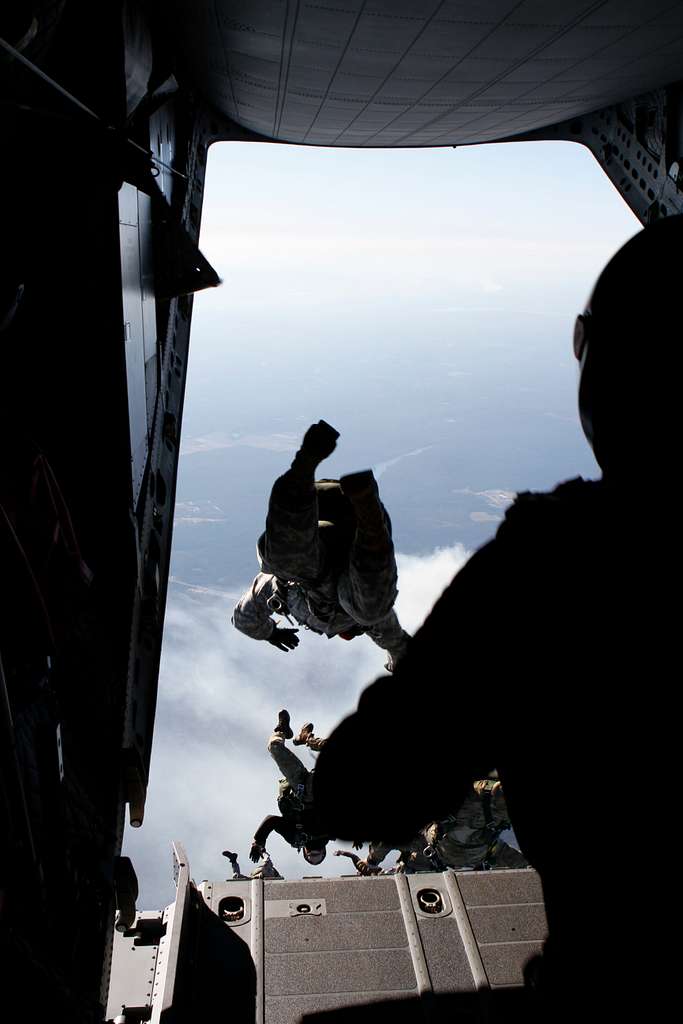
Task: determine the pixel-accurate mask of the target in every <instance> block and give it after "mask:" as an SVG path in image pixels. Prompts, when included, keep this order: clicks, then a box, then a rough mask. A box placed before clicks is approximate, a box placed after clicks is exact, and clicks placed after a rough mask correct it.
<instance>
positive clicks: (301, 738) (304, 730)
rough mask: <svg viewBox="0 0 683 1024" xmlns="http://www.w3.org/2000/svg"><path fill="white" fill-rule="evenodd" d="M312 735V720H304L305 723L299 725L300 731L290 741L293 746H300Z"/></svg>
mask: <svg viewBox="0 0 683 1024" xmlns="http://www.w3.org/2000/svg"><path fill="white" fill-rule="evenodd" d="M312 735H313V722H306V724H305V725H302V726H301V731H300V732H299V735H298V736H295V737H294V739H293V740H292V743H293V744H294V746H295V747H301V746H303V744H304V743H308V740H309V738H310V737H311V736H312Z"/></svg>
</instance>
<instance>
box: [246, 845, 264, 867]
mask: <svg viewBox="0 0 683 1024" xmlns="http://www.w3.org/2000/svg"><path fill="white" fill-rule="evenodd" d="M265 852H266V849H265V847H264V846H261V844H260V843H252V844H251V849H250V850H249V860H253V862H254V864H257V863H258V861H260V860H261V857H262V856H263V854H264V853H265Z"/></svg>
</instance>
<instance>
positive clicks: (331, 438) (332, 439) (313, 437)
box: [301, 420, 339, 462]
mask: <svg viewBox="0 0 683 1024" xmlns="http://www.w3.org/2000/svg"><path fill="white" fill-rule="evenodd" d="M338 437H339V431H338V430H335V429H334V427H331V426H330V424H329V423H325V420H319V421H318V422H317V423H314V424H313V426H312V427H309V428H308V430H307V431H306V433H305V434H304V439H303V441H302V442H301V447H302V449H303V451H304V452H305V453H306V455H311V456H312V457H313V458H315V459H317V460H318V461H320V462H321V461H322V460H323V459H326V458H327V456H328V455H331V454H332V452H333V451H334V449H335V448H336V446H337V438H338Z"/></svg>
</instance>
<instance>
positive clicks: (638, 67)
mask: <svg viewBox="0 0 683 1024" xmlns="http://www.w3.org/2000/svg"><path fill="white" fill-rule="evenodd" d="M174 3H175V7H176V11H177V20H176V27H177V33H178V34H177V44H178V49H179V55H180V59H181V62H182V64H183V66H184V69H185V74H186V76H187V77H188V78H189V79H191V80H192V82H193V83H194V85H195V86H196V88H197V89H198V90H199V91H200V92H202V93H203V94H204V95H205V96H206V98H207V99H208V100H209V101H210V102H211V103H212V104H213V105H214V106H215V107H216V108H217V109H218V110H220V111H221V112H222V113H223V114H225V115H227V116H228V117H230V118H231V119H232V120H233V121H235V122H237V123H238V124H239V125H241V126H243V127H244V128H246V129H249V130H251V131H253V132H256V133H258V134H259V135H263V136H266V137H267V138H270V139H277V140H280V141H284V142H295V143H306V144H310V145H324V146H435V145H436V146H442V145H460V144H466V143H477V142H492V141H495V140H496V139H501V138H505V137H508V136H510V135H516V134H519V133H521V132H528V131H531V130H533V129H537V128H542V127H545V126H548V125H552V124H556V123H558V122H560V121H565V120H568V119H570V118H573V117H578V116H580V115H582V114H586V113H589V112H590V111H594V110H598V109H601V108H603V107H606V106H609V105H611V104H613V103H616V102H619V101H621V100H624V99H628V98H629V97H633V96H636V95H638V94H640V93H644V92H647V91H649V90H651V89H654V88H657V87H660V86H663V85H668V84H670V83H672V82H675V81H679V80H681V79H683V3H681V2H680V0H678V2H671V0H601V2H594V0H593V2H589V0H521V2H520V0H320V2H315V0H312V2H306V0H174ZM167 9H168V8H167Z"/></svg>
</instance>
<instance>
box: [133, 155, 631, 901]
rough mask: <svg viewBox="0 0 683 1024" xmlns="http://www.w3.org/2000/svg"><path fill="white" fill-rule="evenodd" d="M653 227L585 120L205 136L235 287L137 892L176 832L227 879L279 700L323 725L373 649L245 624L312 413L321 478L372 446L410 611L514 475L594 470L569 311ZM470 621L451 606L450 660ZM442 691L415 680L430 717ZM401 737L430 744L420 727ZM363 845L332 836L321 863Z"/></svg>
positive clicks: (417, 612) (271, 783)
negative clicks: (569, 136)
mask: <svg viewBox="0 0 683 1024" xmlns="http://www.w3.org/2000/svg"><path fill="white" fill-rule="evenodd" d="M638 227H639V225H638V222H637V221H636V218H635V217H634V216H633V214H632V213H631V212H630V211H629V210H628V208H627V207H626V205H625V204H624V203H623V201H622V200H621V198H620V197H619V195H618V194H617V193H616V191H615V190H614V189H613V187H612V186H611V184H610V183H609V181H608V179H607V178H606V177H605V176H604V174H603V173H602V171H601V170H600V169H599V167H598V166H597V164H596V163H595V161H594V160H593V158H592V156H591V155H590V154H589V153H588V152H587V151H586V150H584V149H583V148H581V147H580V146H578V145H575V144H572V143H522V144H507V145H491V146H476V147H470V148H460V149H457V150H454V149H452V148H448V149H428V150H399V151H387V150H374V151H367V150H363V151H356V150H332V149H307V148H301V147H293V146H280V145H267V144H245V143H221V144H218V145H216V146H214V147H213V148H212V150H211V151H210V156H209V163H208V171H207V181H206V192H205V199H204V209H203V215H202V231H201V239H200V245H201V248H202V251H203V252H204V254H205V255H206V256H207V258H208V259H209V260H210V262H211V263H212V264H213V265H214V266H215V268H216V269H217V271H218V273H219V274H220V276H221V278H222V279H223V284H222V286H221V287H220V288H218V289H214V290H211V291H207V292H204V293H200V294H198V295H197V296H196V297H195V303H194V313H193V326H192V338H191V345H190V361H189V366H188V380H187V391H186V400H185V412H184V421H183V430H182V443H181V459H180V469H179V477H178V491H177V506H176V516H175V528H174V545H173V555H172V566H171V582H170V586H169V596H168V605H167V612H166V625H165V633H164V643H163V651H162V661H161V671H160V678H159V700H158V710H157V719H156V725H155V737H154V748H153V755H152V768H151V776H150V785H149V791H148V801H147V810H146V817H145V823H144V825H143V827H142V829H140V830H130V829H128V831H127V834H126V838H125V842H124V852H125V853H127V854H128V855H129V856H131V857H132V858H133V862H134V865H135V868H136V871H137V874H138V877H139V880H140V885H141V894H140V899H139V901H138V905H139V907H141V908H144V909H156V908H158V907H161V906H163V905H165V904H166V903H168V902H170V901H171V900H172V899H173V883H172V877H171V868H170V842H171V840H174V839H176V840H180V842H182V843H183V845H184V846H185V848H186V850H187V853H188V857H189V862H190V865H191V872H192V875H193V877H194V878H195V880H196V881H201V880H202V879H204V878H206V879H217V878H225V877H228V874H227V873H226V869H227V867H228V865H227V862H226V861H225V860H224V859H223V858H222V857H221V851H222V850H223V849H225V848H229V849H232V850H236V851H237V852H238V853H239V854H240V861H241V865H242V870H243V871H245V873H246V872H248V870H250V868H251V865H250V863H249V861H248V858H247V853H248V849H249V845H250V842H251V837H252V836H253V833H254V831H255V829H256V827H257V826H258V824H259V823H260V822H261V820H262V818H263V817H264V816H265V815H266V814H271V813H276V803H275V798H276V794H277V779H278V772H277V769H276V767H275V765H274V764H273V763H272V762H271V760H270V758H269V755H268V753H267V751H266V743H267V740H268V736H269V734H270V731H271V729H272V727H273V725H274V724H275V720H276V716H277V711H278V710H279V708H281V707H287V708H289V710H290V712H291V714H292V720H293V725H294V727H295V728H297V729H298V728H299V727H300V726H301V725H302V724H303V723H304V722H305V721H309V720H313V722H314V724H315V726H316V732H318V733H319V734H321V735H324V734H325V732H326V731H328V730H330V729H331V728H333V727H334V724H335V723H336V722H337V721H339V719H340V718H341V717H343V716H344V715H345V714H346V713H348V712H350V711H351V710H353V707H354V705H355V703H356V701H357V699H358V696H359V695H360V693H361V691H362V689H363V688H364V686H365V685H367V684H368V683H369V682H371V681H372V680H373V679H374V678H376V677H377V675H378V674H380V673H381V672H382V671H383V667H382V666H383V661H384V659H383V656H382V652H381V651H380V650H379V649H378V648H376V647H374V645H373V644H372V643H371V641H370V640H369V639H368V638H367V637H360V638H357V639H355V640H353V641H352V642H350V643H346V642H344V641H342V640H340V639H339V638H335V639H332V640H327V639H325V638H323V637H318V636H315V635H314V634H310V633H308V634H303V635H302V642H301V644H300V646H299V648H298V649H297V650H296V651H294V652H290V653H289V654H283V653H281V652H279V651H277V650H276V649H275V648H273V647H272V646H271V645H269V644H266V643H259V642H256V641H253V640H250V639H248V638H247V637H245V636H242V635H241V634H239V633H237V631H236V630H235V629H234V628H233V627H232V625H231V624H230V614H231V611H232V607H233V606H234V603H235V601H236V600H237V598H238V597H239V595H240V593H241V592H242V591H243V590H244V589H245V588H246V587H247V586H248V585H249V584H250V582H251V579H252V577H253V576H254V574H255V573H256V572H257V570H258V566H257V564H256V558H255V543H256V539H257V537H258V535H259V533H260V532H261V530H262V529H263V521H264V518H265V511H266V504H267V500H268V493H269V490H270V486H271V485H272V482H273V480H274V479H275V477H276V476H278V475H279V474H280V473H282V472H283V471H284V470H285V469H286V468H287V466H288V464H289V462H290V461H291V458H292V456H293V454H294V452H295V450H296V448H297V447H298V444H299V442H300V438H301V436H302V434H303V432H304V431H305V429H306V427H307V426H308V425H309V424H310V423H312V422H314V421H317V420H318V419H320V418H324V419H326V420H327V421H328V422H330V423H332V424H333V425H334V426H335V427H336V428H337V429H338V430H339V431H340V434H341V436H340V439H339V442H338V446H337V450H336V451H335V453H334V454H333V456H332V457H331V458H330V459H329V460H327V461H326V462H325V463H323V466H322V467H321V470H322V471H323V473H324V475H326V476H331V477H336V476H339V475H340V474H342V473H345V472H352V471H354V470H358V469H364V468H368V467H372V468H373V469H374V471H375V475H376V476H377V478H378V480H379V485H380V490H381V494H382V498H383V500H384V502H385V504H386V505H387V507H388V509H389V511H390V514H391V517H392V522H393V528H394V540H395V545H396V550H397V561H398V568H399V598H398V602H397V612H398V615H399V618H400V619H401V622H402V623H403V625H404V627H405V628H406V629H408V631H409V632H414V631H415V629H417V628H418V627H419V625H420V623H421V622H422V621H423V620H424V618H425V616H426V614H427V613H428V611H429V608H430V607H431V605H432V604H433V603H434V601H435V600H436V598H437V597H438V596H439V594H440V593H441V591H442V590H443V588H444V587H445V586H446V584H447V583H448V582H449V581H450V579H451V578H452V576H453V575H454V573H455V572H457V571H458V569H459V568H460V567H461V566H462V565H463V564H464V562H465V561H466V559H467V557H468V556H469V554H470V553H471V552H472V551H473V550H475V549H476V548H477V547H478V546H480V545H481V544H482V543H485V542H486V540H488V539H489V538H490V537H491V536H493V534H494V533H495V529H496V527H497V525H498V523H499V522H500V521H501V518H502V517H503V515H504V512H505V508H506V507H507V505H508V504H509V503H510V501H511V500H512V499H513V497H514V494H515V493H517V492H518V491H521V490H527V489H536V490H542V489H548V488H551V487H553V486H554V485H555V484H556V483H558V482H559V481H561V480H563V479H567V478H569V477H572V476H577V475H582V476H584V477H595V476H597V475H598V472H599V471H598V468H597V466H596V464H595V462H594V460H593V457H592V454H591V452H590V449H589V448H588V446H587V444H586V442H585V440H584V439H583V436H582V434H581V431H580V428H579V424H578V418H577V415H576V381H577V371H576V367H575V365H574V362H573V358H572V353H571V337H572V330H573V322H574V318H575V316H576V314H577V313H578V312H580V311H581V310H582V308H583V305H584V303H585V300H586V299H587V297H588V295H589V293H590V290H591V288H592V285H593V283H594V280H595V278H596V277H597V274H598V273H599V271H600V269H601V268H602V266H603V265H604V263H605V262H606V260H607V259H608V258H609V257H610V256H611V255H612V253H614V252H615V251H616V249H617V248H619V246H620V245H621V244H623V242H625V241H626V240H627V239H628V238H629V237H631V236H632V235H633V234H635V232H636V231H637V230H638ZM494 599H495V598H494ZM460 642H461V641H460V638H459V637H458V633H457V623H456V624H454V636H453V666H454V671H457V655H458V645H459V643H460ZM471 684H472V685H481V686H482V687H485V685H486V680H485V678H482V679H481V680H474V681H471ZM432 699H434V698H433V695H426V696H416V708H415V709H414V711H415V717H416V718H419V713H420V711H421V710H422V708H423V706H426V705H427V704H428V702H429V701H430V700H432ZM417 705H419V706H417ZM405 743H406V744H407V745H408V749H409V750H410V751H411V752H412V753H413V754H414V755H415V757H416V758H419V757H420V738H419V736H415V735H413V736H407V737H406V738H405ZM302 750H303V753H301V751H302ZM299 752H300V756H301V757H302V759H303V760H304V762H305V763H306V764H307V766H308V767H313V766H314V760H313V755H311V754H309V753H308V752H307V751H306V750H305V748H299ZM399 758H400V759H401V760H403V759H404V758H405V748H403V747H402V749H401V752H400V755H399V757H397V763H398V761H399ZM370 770H371V771H382V772H385V773H386V776H387V784H400V779H398V778H397V776H396V765H376V764H375V763H374V761H373V757H372V751H371V750H368V751H358V754H357V762H356V763H355V764H352V765H349V777H350V779H353V780H356V779H362V773H363V771H370ZM353 784H356V783H353ZM335 845H336V844H331V846H332V848H334V847H335ZM269 852H270V853H271V855H272V857H273V860H274V862H275V864H276V866H277V867H278V869H279V870H280V872H281V873H282V874H283V875H285V876H287V877H290V878H292V877H301V875H302V874H312V873H314V869H311V868H309V867H307V865H305V863H304V862H303V860H302V858H301V857H300V856H298V855H297V854H296V852H295V851H293V850H291V849H290V848H289V847H287V846H286V844H285V843H284V841H282V840H281V839H280V838H279V837H277V836H275V837H274V839H273V841H272V842H270V843H269ZM347 864H348V862H346V861H343V862H340V861H339V860H337V858H335V857H333V856H328V858H327V860H326V861H325V862H324V863H323V865H322V866H321V868H318V869H315V873H318V874H320V873H323V874H339V873H346V872H348V866H347Z"/></svg>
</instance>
